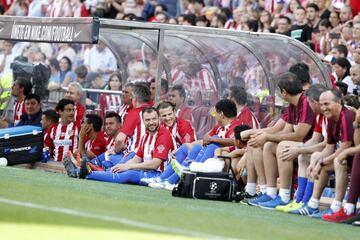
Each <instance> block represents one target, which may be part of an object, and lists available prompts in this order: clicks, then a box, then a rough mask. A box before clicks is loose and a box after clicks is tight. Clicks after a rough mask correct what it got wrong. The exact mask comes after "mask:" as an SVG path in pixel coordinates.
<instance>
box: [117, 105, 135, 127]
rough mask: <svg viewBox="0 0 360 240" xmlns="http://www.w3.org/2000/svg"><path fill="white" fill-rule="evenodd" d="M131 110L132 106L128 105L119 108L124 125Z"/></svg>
mask: <svg viewBox="0 0 360 240" xmlns="http://www.w3.org/2000/svg"><path fill="white" fill-rule="evenodd" d="M131 108H132V105H127V104H121V106H120V107H119V116H120V117H121V122H122V123H124V121H125V117H126V115H127V113H128V112H129V110H130V109H131Z"/></svg>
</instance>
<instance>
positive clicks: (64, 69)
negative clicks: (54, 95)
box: [59, 57, 76, 87]
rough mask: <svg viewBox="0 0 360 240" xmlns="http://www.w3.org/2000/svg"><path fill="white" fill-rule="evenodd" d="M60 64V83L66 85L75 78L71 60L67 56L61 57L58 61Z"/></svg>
mask: <svg viewBox="0 0 360 240" xmlns="http://www.w3.org/2000/svg"><path fill="white" fill-rule="evenodd" d="M59 66H60V85H61V86H62V87H67V86H69V84H70V83H71V82H74V81H75V80H76V74H75V73H74V72H73V71H72V62H71V60H70V59H69V58H68V57H63V58H61V59H60V61H59Z"/></svg>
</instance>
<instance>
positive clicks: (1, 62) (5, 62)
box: [0, 40, 15, 77]
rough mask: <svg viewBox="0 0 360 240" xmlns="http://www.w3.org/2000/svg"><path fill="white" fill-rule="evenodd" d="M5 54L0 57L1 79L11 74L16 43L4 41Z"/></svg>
mask: <svg viewBox="0 0 360 240" xmlns="http://www.w3.org/2000/svg"><path fill="white" fill-rule="evenodd" d="M2 46H3V50H4V51H3V53H2V54H1V55H0V77H2V76H4V75H6V74H7V73H9V72H11V68H10V64H11V63H12V62H13V61H14V59H15V54H13V52H12V48H13V46H14V43H13V42H11V41H8V40H4V41H3V44H2Z"/></svg>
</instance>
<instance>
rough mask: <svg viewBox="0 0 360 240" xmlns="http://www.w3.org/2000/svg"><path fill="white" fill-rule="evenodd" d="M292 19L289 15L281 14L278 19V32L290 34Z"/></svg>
mask: <svg viewBox="0 0 360 240" xmlns="http://www.w3.org/2000/svg"><path fill="white" fill-rule="evenodd" d="M290 27H291V20H290V18H288V17H287V16H280V17H279V19H278V20H277V28H276V31H275V32H276V33H279V34H283V35H285V36H290Z"/></svg>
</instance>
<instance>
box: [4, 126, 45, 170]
mask: <svg viewBox="0 0 360 240" xmlns="http://www.w3.org/2000/svg"><path fill="white" fill-rule="evenodd" d="M42 131H43V130H42V128H41V127H35V126H21V127H12V128H6V129H0V158H2V159H1V160H2V162H4V160H5V162H7V165H15V164H21V163H32V162H38V161H40V160H41V157H42V151H43V147H44V140H43V132H42ZM4 158H5V159H4Z"/></svg>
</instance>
